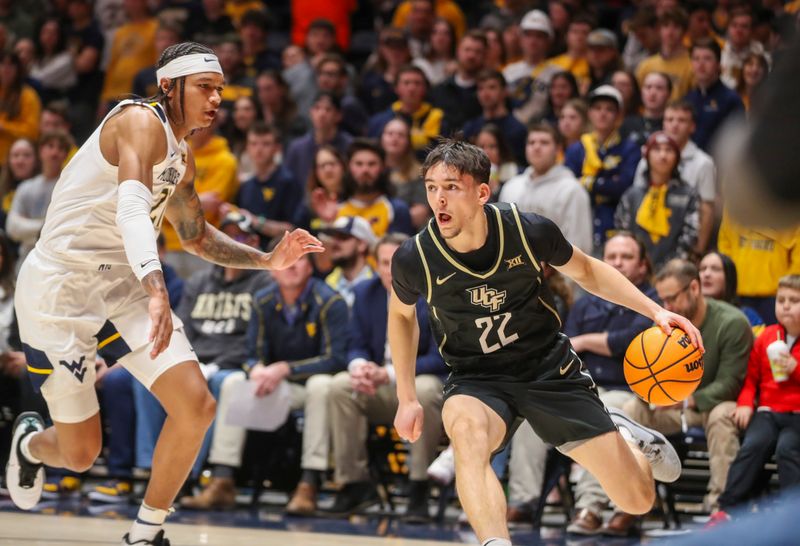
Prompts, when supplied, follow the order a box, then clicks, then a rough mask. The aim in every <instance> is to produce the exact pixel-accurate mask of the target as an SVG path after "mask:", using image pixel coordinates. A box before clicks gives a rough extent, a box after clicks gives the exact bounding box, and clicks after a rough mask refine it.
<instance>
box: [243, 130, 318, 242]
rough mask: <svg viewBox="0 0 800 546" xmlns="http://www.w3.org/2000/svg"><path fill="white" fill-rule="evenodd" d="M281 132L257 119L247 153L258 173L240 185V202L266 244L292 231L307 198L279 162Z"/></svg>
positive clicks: (248, 135) (248, 134)
mask: <svg viewBox="0 0 800 546" xmlns="http://www.w3.org/2000/svg"><path fill="white" fill-rule="evenodd" d="M278 150H280V135H279V134H278V130H277V129H276V128H275V127H274V126H273V125H267V124H265V123H263V122H256V123H254V124H253V126H252V127H251V128H250V130H249V131H248V132H247V155H248V156H249V157H250V159H251V161H252V162H253V168H254V169H255V175H253V177H252V178H250V179H249V180H247V181H246V182H245V183H244V184H242V186H241V187H240V188H239V194H238V196H237V197H236V204H237V205H238V206H239V207H240V208H241V209H243V210H244V211H246V212H244V214H245V215H247V216H250V217H251V221H252V223H253V227H255V229H256V230H257V231H258V233H259V235H260V236H261V240H262V247H264V248H265V247H266V245H267V244H268V243H269V241H270V240H271V239H272V238H273V237H276V236H278V237H279V236H280V235H282V234H283V232H284V231H286V230H291V229H292V228H293V227H294V226H292V223H291V222H292V218H293V217H294V215H295V212H296V211H297V209H298V207H299V206H300V203H301V202H302V200H303V186H302V184H301V183H300V182H299V181H298V180H297V178H296V177H295V176H294V174H292V173H291V171H289V169H287V168H286V167H285V166H284V165H280V164H278V163H276V162H275V155H276V154H277V152H278Z"/></svg>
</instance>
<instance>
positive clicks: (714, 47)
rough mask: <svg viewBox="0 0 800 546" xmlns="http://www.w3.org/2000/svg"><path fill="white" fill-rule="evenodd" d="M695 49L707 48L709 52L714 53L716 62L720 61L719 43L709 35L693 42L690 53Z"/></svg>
mask: <svg viewBox="0 0 800 546" xmlns="http://www.w3.org/2000/svg"><path fill="white" fill-rule="evenodd" d="M695 49H707V50H709V51H710V52H711V53H713V54H714V57H716V58H717V63H719V62H721V61H722V50H721V49H720V47H719V44H718V43H717V41H716V40H715V39H714V38H711V37H709V36H704V37H702V38H698V39H697V40H696V41H695V42H694V43H692V47H691V50H690V51H691V53H694V50H695Z"/></svg>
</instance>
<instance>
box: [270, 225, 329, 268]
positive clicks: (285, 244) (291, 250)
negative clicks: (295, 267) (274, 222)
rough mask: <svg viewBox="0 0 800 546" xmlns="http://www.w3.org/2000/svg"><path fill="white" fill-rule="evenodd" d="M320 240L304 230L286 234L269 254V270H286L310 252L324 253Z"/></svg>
mask: <svg viewBox="0 0 800 546" xmlns="http://www.w3.org/2000/svg"><path fill="white" fill-rule="evenodd" d="M324 251H325V248H324V247H323V246H322V242H320V240H319V239H317V238H316V237H314V236H313V235H311V234H310V233H309V232H307V231H306V230H304V229H295V230H293V231H291V232H288V231H287V232H285V233H284V234H283V238H282V239H281V241H280V242H279V243H278V245H277V246H276V247H275V250H273V251H272V252H271V253H270V254H269V258H268V262H267V269H273V270H275V269H286V268H287V267H289V266H291V265H292V264H293V263H295V262H296V261H297V260H299V259H300V258H301V257H302V256H304V255H306V254H308V253H309V252H324Z"/></svg>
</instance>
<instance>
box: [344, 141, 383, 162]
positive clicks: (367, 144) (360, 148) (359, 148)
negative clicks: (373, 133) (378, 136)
mask: <svg viewBox="0 0 800 546" xmlns="http://www.w3.org/2000/svg"><path fill="white" fill-rule="evenodd" d="M358 152H372V153H373V154H375V155H377V156H378V157H380V158H381V163H386V152H385V151H384V150H383V148H381V145H380V144H379V143H378V141H377V140H375V139H372V138H363V137H359V138H356V139H353V142H351V143H350V146H348V147H347V161H348V163H349V162H350V160H351V159H353V156H354V155H356V154H357V153H358Z"/></svg>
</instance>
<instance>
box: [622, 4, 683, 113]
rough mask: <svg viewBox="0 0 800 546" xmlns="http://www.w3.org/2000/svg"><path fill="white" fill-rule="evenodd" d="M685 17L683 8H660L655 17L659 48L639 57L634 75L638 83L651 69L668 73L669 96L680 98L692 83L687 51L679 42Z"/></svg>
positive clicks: (674, 98)
mask: <svg viewBox="0 0 800 546" xmlns="http://www.w3.org/2000/svg"><path fill="white" fill-rule="evenodd" d="M687 20H688V19H687V16H686V12H685V11H683V10H682V9H680V8H675V9H671V10H668V11H666V12H664V13H663V14H662V15H661V16H660V17H659V18H658V34H659V36H660V37H661V48H660V50H659V52H658V53H656V54H655V55H652V56H650V57H648V58H646V59H645V60H643V61H642V62H641V64H639V67H638V68H637V69H636V79H637V80H639V85H640V86H641V85H642V83H643V82H644V78H645V77H646V76H647V75H648V74H650V73H651V72H663V73H665V74H667V75H669V77H670V78H671V79H672V95H671V99H672V100H678V99H680V98H682V97H683V96H684V95H686V93H688V92H689V89H691V88H692V85H693V84H694V81H693V76H692V62H691V60H690V58H689V51H688V50H687V49H686V48H685V47H684V46H683V35H684V34H685V33H686V28H687V25H688V23H687Z"/></svg>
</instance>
